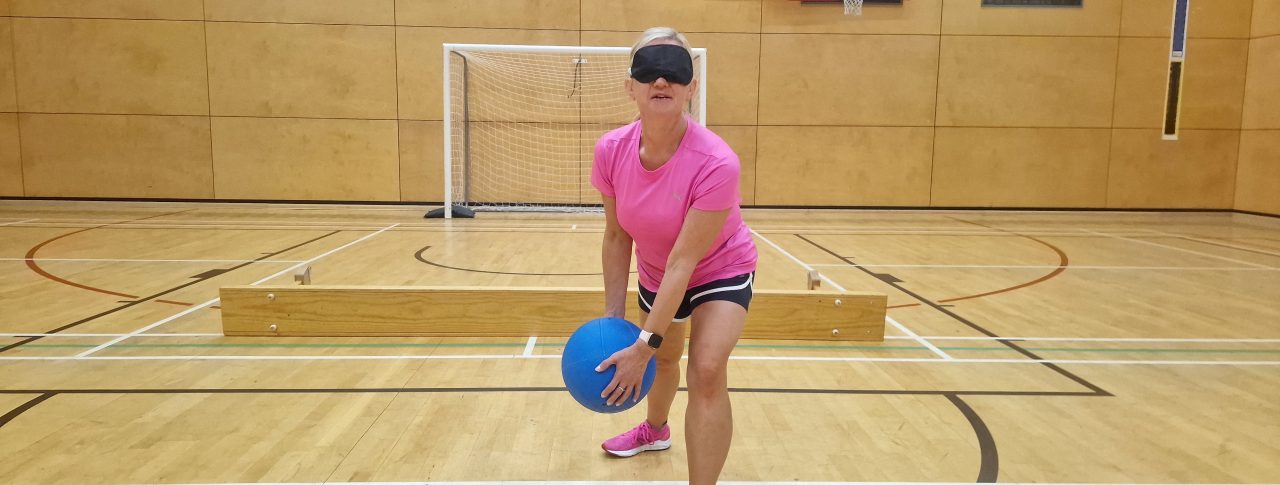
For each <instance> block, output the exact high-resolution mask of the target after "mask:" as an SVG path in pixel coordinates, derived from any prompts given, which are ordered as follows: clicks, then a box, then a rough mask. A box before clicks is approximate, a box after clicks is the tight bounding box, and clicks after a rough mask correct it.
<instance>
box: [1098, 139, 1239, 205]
mask: <svg viewBox="0 0 1280 485" xmlns="http://www.w3.org/2000/svg"><path fill="white" fill-rule="evenodd" d="M1112 137H1113V138H1112V142H1111V166H1110V175H1109V176H1108V186H1107V203H1108V205H1109V206H1110V207H1119V208H1171V209H1229V208H1231V206H1232V199H1233V193H1234V187H1235V179H1236V155H1237V152H1238V151H1239V147H1240V132H1239V131H1235V130H1182V131H1181V132H1180V133H1179V139H1178V140H1177V141H1166V140H1161V139H1160V130H1130V129H1116V130H1113V134H1112Z"/></svg>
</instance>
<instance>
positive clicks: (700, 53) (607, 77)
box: [442, 44, 706, 217]
mask: <svg viewBox="0 0 1280 485" xmlns="http://www.w3.org/2000/svg"><path fill="white" fill-rule="evenodd" d="M693 51H694V61H693V62H694V69H695V70H696V72H697V73H698V75H697V76H698V79H699V88H698V92H697V93H695V96H694V98H693V99H692V100H690V103H689V106H688V107H687V109H688V111H689V112H690V113H691V114H692V115H693V117H694V119H696V120H698V121H699V122H700V123H703V124H705V123H706V118H705V113H706V94H705V93H706V50H705V49H694V50H693ZM630 52H631V49H630V48H629V47H583V46H531V45H479V44H445V45H444V145H445V147H444V175H445V177H444V195H445V207H444V209H443V211H442V212H443V216H444V217H451V216H453V215H454V214H455V213H456V211H459V209H460V208H465V209H470V210H497V211H591V210H599V207H600V197H599V194H598V193H597V192H596V191H595V189H594V188H593V187H592V186H591V183H590V177H591V162H592V157H593V151H594V147H595V142H596V140H597V139H599V138H600V136H601V135H603V134H604V133H605V132H607V131H609V130H612V129H614V128H618V127H620V126H623V125H626V124H628V123H631V122H632V121H635V119H636V116H637V112H636V107H635V103H634V102H633V101H632V100H631V99H630V98H629V97H628V96H627V94H626V92H625V90H624V88H623V81H624V80H625V79H627V70H628V69H629V68H630V65H631V60H630ZM465 209H463V210H462V212H464V213H465V212H468V211H466V210H465Z"/></svg>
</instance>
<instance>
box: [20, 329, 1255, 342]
mask: <svg viewBox="0 0 1280 485" xmlns="http://www.w3.org/2000/svg"><path fill="white" fill-rule="evenodd" d="M125 335H133V336H134V337H135V338H173V337H185V338H191V337H226V335H224V334H221V333H146V334H138V335H134V334H132V333H4V332H0V337H14V338H17V337H48V338H60V337H66V338H85V337H120V336H125ZM372 338H393V337H372ZM535 338H536V337H535ZM884 338H885V340H917V338H922V339H926V340H967V341H1027V342H1149V343H1203V344H1280V338H1176V337H1168V338H1165V337H1150V338H1148V337H961V336H939V335H922V336H918V337H909V336H905V335H885V337H884ZM744 341H745V342H753V341H755V340H744ZM432 345H437V344H432ZM535 345H536V344H535Z"/></svg>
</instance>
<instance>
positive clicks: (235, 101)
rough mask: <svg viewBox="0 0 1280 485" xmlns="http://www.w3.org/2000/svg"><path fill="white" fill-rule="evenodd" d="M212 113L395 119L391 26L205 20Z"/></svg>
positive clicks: (393, 32) (221, 114)
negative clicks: (214, 21)
mask: <svg viewBox="0 0 1280 485" xmlns="http://www.w3.org/2000/svg"><path fill="white" fill-rule="evenodd" d="M208 29H209V74H208V76H209V84H210V89H209V91H210V95H211V97H212V100H211V101H212V110H213V115H215V116H261V117H276V116H291V117H309V118H311V117H323V118H365V119H370V118H372V119H395V118H396V58H395V42H396V40H395V28H394V27H366V26H334V25H283V24H246V23H226V22H216V23H209V25H208Z"/></svg>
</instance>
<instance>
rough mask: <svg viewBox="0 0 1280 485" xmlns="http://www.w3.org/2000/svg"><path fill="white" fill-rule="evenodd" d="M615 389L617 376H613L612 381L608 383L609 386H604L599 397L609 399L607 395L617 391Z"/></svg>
mask: <svg viewBox="0 0 1280 485" xmlns="http://www.w3.org/2000/svg"><path fill="white" fill-rule="evenodd" d="M617 387H618V376H617V374H614V376H613V380H611V381H609V385H607V386H604V390H603V391H600V397H609V394H612V393H613V391H615V390H617Z"/></svg>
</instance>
